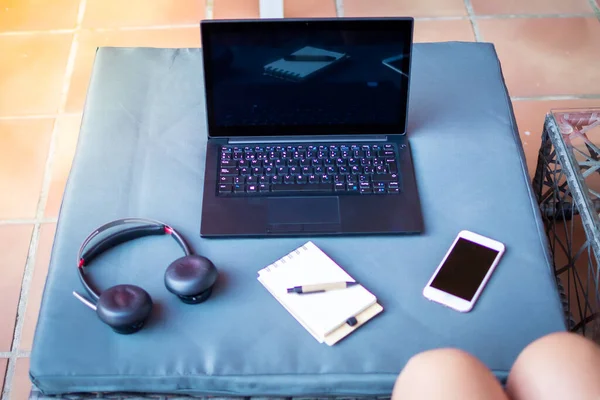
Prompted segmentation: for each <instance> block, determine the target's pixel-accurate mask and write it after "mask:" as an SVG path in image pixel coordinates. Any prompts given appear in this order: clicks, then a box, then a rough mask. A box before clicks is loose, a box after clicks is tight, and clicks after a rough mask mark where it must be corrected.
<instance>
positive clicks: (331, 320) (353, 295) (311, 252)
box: [258, 242, 382, 345]
mask: <svg viewBox="0 0 600 400" xmlns="http://www.w3.org/2000/svg"><path fill="white" fill-rule="evenodd" d="M258 280H259V282H261V283H262V284H263V285H264V286H265V288H267V290H268V291H269V292H270V293H271V294H272V295H273V296H274V297H275V298H276V299H277V300H278V301H279V302H280V303H281V305H282V306H283V307H285V309H286V310H287V311H288V312H289V313H290V314H292V316H294V318H296V320H297V321H298V322H299V323H300V324H302V326H303V327H304V328H305V329H306V330H307V331H309V332H310V333H311V334H312V335H313V337H314V338H315V339H316V340H317V341H319V343H323V342H326V343H327V344H329V345H332V344H334V343H335V342H337V341H338V340H340V339H341V338H343V337H345V336H346V335H348V334H349V333H350V332H352V331H354V330H355V329H356V328H358V327H359V326H361V325H362V324H363V323H364V322H366V321H367V320H369V319H370V318H372V317H373V316H375V315H376V314H378V313H379V312H381V310H382V308H381V306H379V304H377V298H376V297H375V296H374V295H373V294H372V293H371V292H369V291H368V290H367V289H365V288H364V287H363V286H362V285H356V286H351V287H348V288H345V289H339V290H332V291H327V292H322V293H310V294H298V293H288V292H287V289H288V288H291V287H294V286H302V285H308V284H315V283H329V282H342V281H350V282H354V281H355V280H354V279H353V278H352V277H351V276H350V275H348V273H346V271H344V270H343V269H342V268H341V267H340V266H339V265H337V264H336V263H335V262H334V261H333V260H332V259H331V258H329V257H328V256H327V255H326V254H325V253H324V252H323V251H322V250H321V249H319V248H318V247H317V246H316V245H315V244H314V243H313V242H308V243H306V244H305V245H303V246H301V247H299V248H298V249H296V250H294V251H292V252H291V253H289V254H287V255H286V256H284V257H283V258H281V259H279V260H277V261H276V262H274V263H273V264H271V265H269V266H267V267H266V268H264V269H262V270H260V271H259V272H258ZM351 317H355V318H356V319H357V322H358V323H357V324H356V325H354V326H350V325H349V324H348V323H347V321H348V319H350V318H351Z"/></svg>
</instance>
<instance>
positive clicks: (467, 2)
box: [464, 0, 482, 42]
mask: <svg viewBox="0 0 600 400" xmlns="http://www.w3.org/2000/svg"><path fill="white" fill-rule="evenodd" d="M464 3H465V8H466V9H467V14H469V20H470V21H471V27H472V28H473V35H474V36H475V41H476V42H481V41H482V38H481V32H479V26H478V25H477V21H476V19H475V12H474V11H473V4H471V0H464Z"/></svg>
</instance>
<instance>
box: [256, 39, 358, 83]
mask: <svg viewBox="0 0 600 400" xmlns="http://www.w3.org/2000/svg"><path fill="white" fill-rule="evenodd" d="M291 55H294V56H297V55H301V56H306V55H311V56H331V57H333V58H334V60H332V61H286V60H285V59H283V58H281V59H279V60H277V61H274V62H272V63H269V64H267V65H265V66H264V72H265V74H267V75H272V76H275V77H277V78H282V79H287V80H292V81H302V80H304V79H306V78H308V77H310V76H312V75H314V74H316V73H317V72H320V71H322V70H324V69H325V68H328V67H330V66H332V65H333V64H335V63H337V62H338V61H340V60H342V59H344V58H345V56H346V55H345V54H343V53H338V52H335V51H328V50H324V49H319V48H316V47H311V46H306V47H303V48H301V49H300V50H298V51H295V52H293V53H292V54H291Z"/></svg>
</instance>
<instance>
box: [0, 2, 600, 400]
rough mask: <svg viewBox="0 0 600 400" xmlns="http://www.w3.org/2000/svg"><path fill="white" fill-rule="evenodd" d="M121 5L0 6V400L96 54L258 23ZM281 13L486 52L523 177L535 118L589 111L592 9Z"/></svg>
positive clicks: (199, 6) (592, 101) (235, 7)
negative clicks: (385, 28) (496, 66)
mask: <svg viewBox="0 0 600 400" xmlns="http://www.w3.org/2000/svg"><path fill="white" fill-rule="evenodd" d="M125 3H126V4H127V5H126V6H125ZM125 3H124V2H123V1H122V0H0V87H1V88H2V90H1V91H0V389H2V388H3V391H4V395H3V396H2V399H8V398H10V399H19V400H21V399H26V398H27V394H28V391H29V387H30V383H29V379H28V376H27V372H28V371H27V370H28V365H29V359H28V356H29V352H30V350H31V344H32V339H33V332H34V329H35V324H36V321H37V313H38V310H39V305H40V300H41V293H42V290H43V285H44V281H45V276H46V272H47V267H48V260H49V258H50V250H51V246H52V241H53V237H54V230H55V225H56V217H57V215H58V212H59V208H60V202H61V197H62V192H63V190H64V185H65V182H66V179H67V176H68V173H69V169H70V166H71V160H72V158H73V154H74V152H75V145H76V142H77V136H78V131H79V125H80V122H81V112H82V108H83V104H84V101H85V95H86V90H87V83H88V80H89V77H90V72H91V68H92V64H93V58H94V52H95V49H96V47H97V46H106V45H110V46H155V47H197V46H199V45H200V35H199V32H198V28H197V23H198V21H199V20H200V19H202V18H252V17H258V16H259V5H258V3H259V0H178V1H176V2H175V1H171V0H153V1H144V0H129V1H127V2H125ZM284 13H285V16H286V17H290V18H291V17H335V16H340V17H343V16H346V17H352V16H388V15H411V16H414V17H416V19H417V22H416V27H415V41H417V42H425V41H448V40H460V41H476V40H477V41H490V42H494V43H495V44H496V45H497V51H498V54H499V55H500V58H501V63H502V67H503V70H504V74H505V77H506V81H507V84H508V86H509V91H510V94H511V96H512V98H513V105H514V108H515V113H516V117H517V122H518V124H519V130H520V134H521V139H522V142H523V145H524V148H525V153H526V156H527V163H528V167H529V169H530V173H533V171H534V168H535V160H536V157H537V150H538V146H539V142H540V130H541V128H542V124H543V119H544V114H545V113H546V111H547V110H548V109H550V108H552V107H556V106H559V107H578V106H586V105H593V106H600V52H599V51H598V49H600V22H599V18H600V8H599V7H598V3H597V2H596V1H595V0H505V1H495V0H285V3H284ZM5 193H10V194H11V196H6V195H4V194H5ZM22 286H24V287H22ZM4 377H5V378H4Z"/></svg>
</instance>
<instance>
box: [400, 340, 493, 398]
mask: <svg viewBox="0 0 600 400" xmlns="http://www.w3.org/2000/svg"><path fill="white" fill-rule="evenodd" d="M413 398H414V399H424V398H448V399H459V398H460V399H464V398H486V399H503V400H504V399H505V396H504V393H503V391H502V388H501V386H500V384H499V382H498V381H497V380H496V378H495V377H494V375H493V374H492V372H491V371H490V370H489V369H488V368H487V367H486V366H485V365H484V364H483V363H482V362H481V361H479V360H478V359H477V358H475V357H474V356H472V355H471V354H469V353H467V352H465V351H462V350H458V349H436V350H429V351H425V352H423V353H420V354H417V355H415V356H413V357H412V358H411V359H410V360H409V361H408V362H407V363H406V366H405V367H404V369H403V370H402V372H401V373H400V375H399V376H398V378H397V379H396V383H395V385H394V390H393V393H392V399H393V400H395V399H413Z"/></svg>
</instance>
